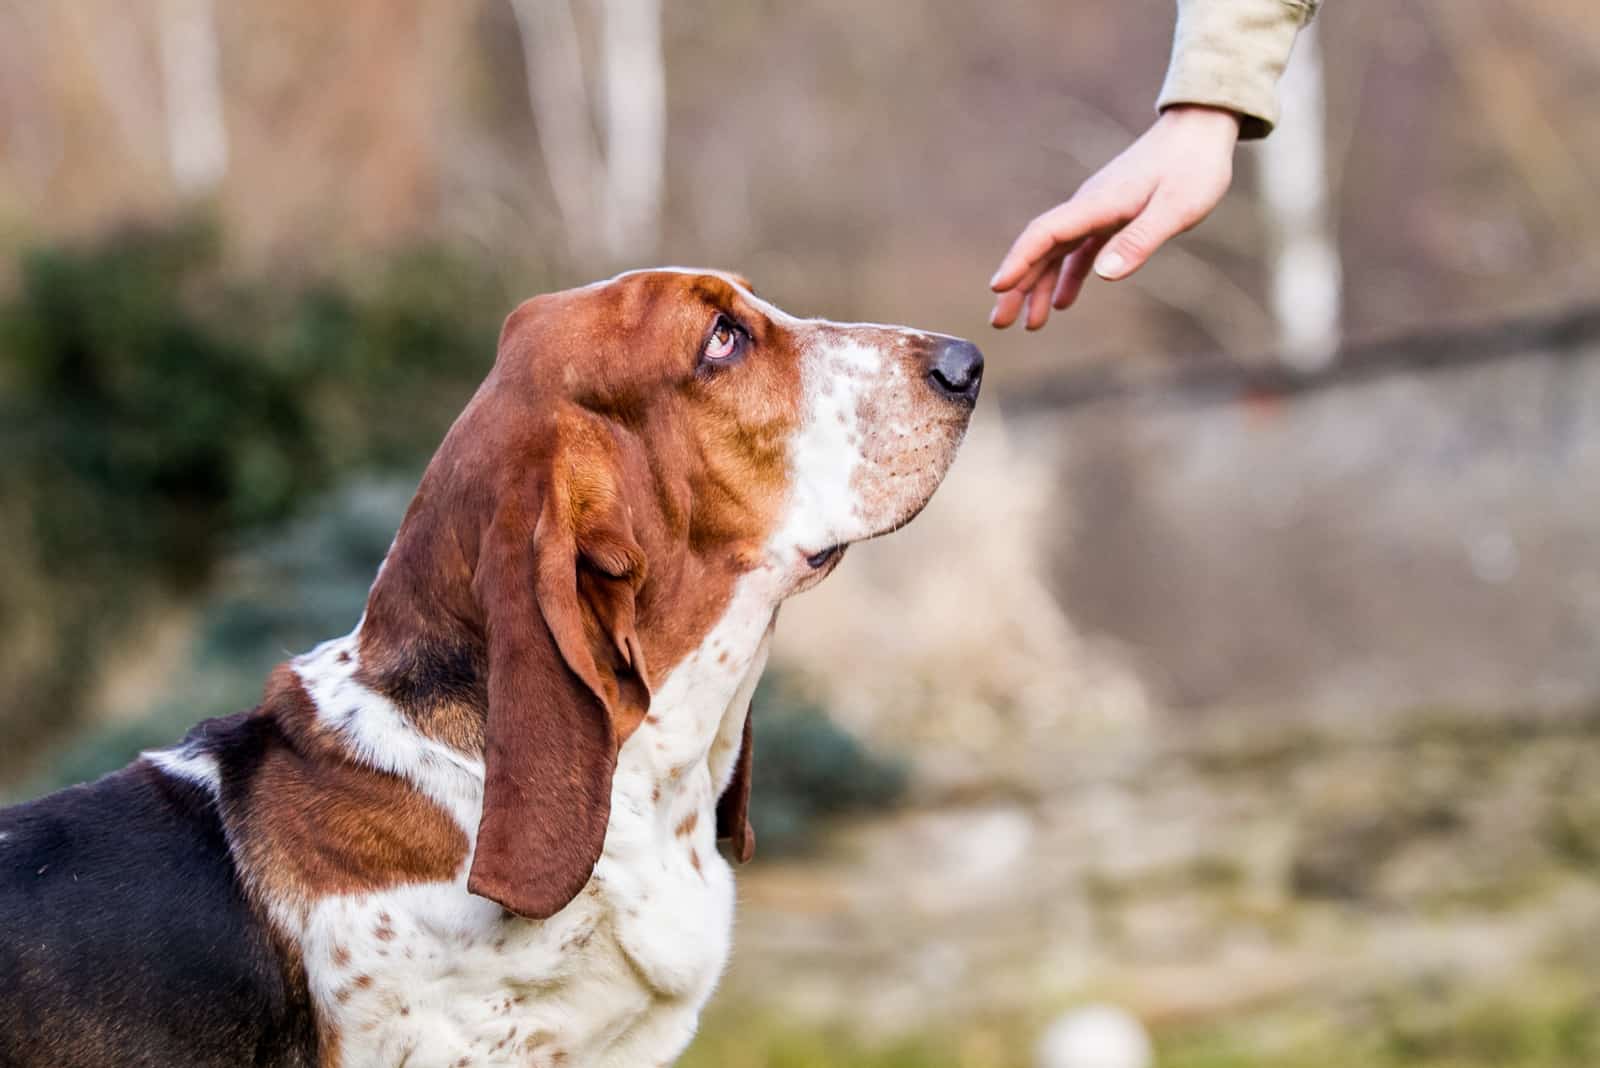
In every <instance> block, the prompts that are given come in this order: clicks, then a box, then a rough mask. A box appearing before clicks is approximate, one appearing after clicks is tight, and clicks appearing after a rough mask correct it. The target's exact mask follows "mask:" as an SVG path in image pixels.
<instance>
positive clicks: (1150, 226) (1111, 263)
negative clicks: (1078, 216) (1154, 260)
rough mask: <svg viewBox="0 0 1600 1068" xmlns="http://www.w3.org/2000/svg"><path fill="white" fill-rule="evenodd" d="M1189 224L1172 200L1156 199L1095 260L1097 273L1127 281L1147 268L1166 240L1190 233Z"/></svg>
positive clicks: (1107, 244) (1104, 276) (1107, 278)
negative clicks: (1139, 270) (1148, 262)
mask: <svg viewBox="0 0 1600 1068" xmlns="http://www.w3.org/2000/svg"><path fill="white" fill-rule="evenodd" d="M1189 226H1190V221H1189V219H1188V218H1187V216H1186V215H1185V213H1184V212H1183V211H1182V210H1181V209H1180V208H1179V207H1178V206H1177V205H1176V204H1174V203H1173V202H1172V200H1171V199H1170V198H1166V197H1162V196H1159V195H1157V196H1155V197H1152V198H1151V200H1150V203H1148V204H1146V205H1145V208H1144V210H1143V211H1141V212H1140V213H1139V214H1138V215H1136V216H1135V217H1134V219H1133V221H1132V222H1130V223H1128V225H1126V226H1124V227H1123V228H1122V229H1121V230H1118V231H1117V233H1116V235H1115V236H1114V237H1112V238H1111V240H1110V241H1108V242H1106V247H1105V248H1104V249H1103V250H1101V252H1100V255H1099V256H1097V257H1095V261H1094V273H1095V274H1098V275H1099V276H1100V277H1101V278H1104V279H1106V280H1108V281H1113V282H1114V281H1116V280H1117V279H1119V278H1126V277H1128V275H1130V274H1132V273H1133V272H1134V271H1137V270H1138V269H1139V268H1140V267H1143V266H1144V263H1145V261H1146V260H1148V259H1149V258H1150V257H1151V256H1152V255H1153V254H1154V253H1155V251H1156V249H1158V248H1160V247H1161V246H1162V245H1164V244H1166V243H1167V240H1168V239H1169V238H1171V237H1173V236H1175V235H1177V234H1180V233H1182V232H1183V231H1185V230H1187V229H1188V228H1189Z"/></svg>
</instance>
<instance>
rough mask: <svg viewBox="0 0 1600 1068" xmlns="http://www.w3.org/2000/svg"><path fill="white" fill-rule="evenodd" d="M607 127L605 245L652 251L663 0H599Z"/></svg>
mask: <svg viewBox="0 0 1600 1068" xmlns="http://www.w3.org/2000/svg"><path fill="white" fill-rule="evenodd" d="M601 7H602V18H601V27H602V30H601V32H602V33H603V34H604V45H603V53H602V54H603V59H602V63H603V71H604V77H605V81H604V84H605V131H606V185H605V190H606V219H605V244H606V252H607V253H608V254H609V255H610V256H611V259H612V260H613V261H614V262H620V261H625V260H629V259H632V260H634V261H635V262H638V261H640V260H648V259H650V258H652V257H654V255H655V253H656V249H657V248H658V246H659V245H660V241H661V186H662V171H663V170H664V165H665V155H666V129H667V79H666V70H665V62H664V59H663V57H662V54H661V0H601Z"/></svg>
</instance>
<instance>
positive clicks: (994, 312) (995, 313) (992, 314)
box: [989, 308, 1000, 326]
mask: <svg viewBox="0 0 1600 1068" xmlns="http://www.w3.org/2000/svg"><path fill="white" fill-rule="evenodd" d="M999 317H1000V309H999V308H990V309H989V325H990V326H993V325H994V321H995V320H996V319H998V318H999Z"/></svg>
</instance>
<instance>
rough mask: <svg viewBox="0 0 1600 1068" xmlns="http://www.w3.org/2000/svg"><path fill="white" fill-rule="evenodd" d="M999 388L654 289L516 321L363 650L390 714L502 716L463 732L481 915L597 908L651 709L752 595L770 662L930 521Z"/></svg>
mask: <svg viewBox="0 0 1600 1068" xmlns="http://www.w3.org/2000/svg"><path fill="white" fill-rule="evenodd" d="M982 368H983V364H982V357H981V355H980V354H979V353H978V350H977V349H976V348H974V347H973V346H972V345H971V344H969V343H967V342H964V341H960V340H957V339H954V338H949V337H943V336H940V335H933V334H926V333H922V332H918V331H913V330H907V329H902V328H897V327H887V326H872V325H841V324H836V323H829V322H822V321H815V320H801V319H797V318H794V317H792V316H790V315H787V314H785V313H784V312H782V311H780V310H778V309H777V308H775V307H773V306H772V305H771V304H769V303H767V302H766V301H764V300H762V299H760V298H759V297H757V296H756V295H755V294H754V293H753V292H752V291H751V289H750V286H749V285H748V283H746V282H744V280H743V279H741V278H738V277H737V276H734V275H729V274H721V273H714V272H688V271H674V270H665V271H643V272H634V273H630V274H625V275H621V276H619V277H617V278H614V279H611V280H610V281H607V282H602V283H598V284H596V285H592V286H587V287H584V288H581V289H574V290H567V291H565V292H561V293H554V294H549V295H545V296H541V297H536V298H534V299H533V300H530V301H528V302H526V303H524V304H523V305H522V306H521V307H519V308H518V309H517V310H516V311H515V312H514V313H513V314H512V315H511V316H510V318H509V319H508V320H507V322H506V326H505V329H504V330H503V332H502V335H501V340H500V349H499V354H498V356H497V359H496V362H495V366H494V369H493V370H492V371H491V373H490V375H489V377H488V378H487V379H486V380H485V382H484V384H483V386H482V388H481V389H480V390H479V392H478V394H477V395H476V396H475V397H474V399H473V401H472V402H471V404H469V406H468V408H467V410H466V411H465V412H464V413H463V414H462V416H461V418H460V419H459V420H458V421H457V423H456V425H455V427H453V428H452V430H451V432H450V434H449V436H448V437H447V438H446V440H445V442H444V444H443V445H442V446H441V447H440V449H439V452H438V454H437V455H436V456H435V457H434V460H433V463H432V464H431V465H430V466H429V469H428V472H427V474H426V475H425V476H424V479H423V482H422V485H421V487H420V488H419V490H418V494H417V498H416V500H415V501H414V502H413V505H412V508H411V510H410V512H409V513H408V514H407V517H406V520H405V523H404V524H403V525H402V527H401V530H400V533H399V535H398V536H397V537H396V540H395V545H394V548H393V549H392V550H391V552H390V555H389V559H388V561H387V562H386V564H385V569H384V572H383V574H381V575H380V577H379V580H378V582H377V583H376V584H375V585H374V589H373V594H372V597H371V598H370V599H369V603H368V614H367V619H366V622H365V624H364V626H363V636H362V644H363V649H362V660H363V664H364V670H367V671H368V672H369V675H370V677H372V678H373V680H374V682H375V683H376V684H377V685H378V688H380V689H381V690H384V691H385V692H388V693H391V694H394V693H395V686H396V685H400V686H411V687H412V690H411V695H414V692H415V690H416V687H415V686H414V684H413V682H414V680H415V679H416V678H417V677H418V676H419V675H423V676H425V675H427V674H429V673H430V672H429V669H428V668H427V664H428V663H429V662H440V661H443V662H445V663H447V664H459V663H463V662H468V663H470V662H471V661H472V659H473V658H474V657H475V656H477V657H480V658H481V659H482V660H483V661H484V663H483V667H484V668H486V675H487V680H486V694H485V696H486V699H487V710H486V713H484V712H479V713H478V714H477V716H476V718H475V719H474V718H473V716H472V715H471V714H470V713H465V714H463V715H462V716H458V717H457V719H458V720H459V721H461V722H465V723H466V724H467V727H463V728H461V729H459V730H456V731H454V733H456V734H458V735H459V736H460V737H462V738H464V739H467V740H468V743H469V744H471V745H481V747H482V749H483V752H484V758H485V765H486V775H487V779H486V786H485V804H484V815H483V819H482V822H481V824H480V827H479V829H478V834H477V847H476V853H475V857H474V861H473V868H472V881H471V882H470V883H469V886H470V888H471V889H473V890H474V892H477V893H480V894H482V895H483V896H486V897H491V898H493V899H495V900H497V901H500V902H501V903H502V904H505V905H506V906H507V907H508V908H511V909H513V910H514V911H517V912H520V913H523V914H524V915H534V916H537V915H549V914H551V913H553V912H554V911H556V910H558V909H559V908H560V907H562V906H563V905H564V904H565V903H566V901H568V900H569V899H570V898H571V897H572V895H573V894H575V893H577V892H578V890H580V889H581V888H582V886H583V884H584V881H585V880H586V879H587V877H588V874H589V871H590V869H591V868H592V867H593V865H594V862H595V858H596V856H598V854H599V850H600V844H601V843H602V842H603V840H604V837H605V828H606V822H605V821H606V813H607V811H608V805H609V790H610V781H611V773H612V770H613V769H614V767H615V762H616V757H617V752H618V748H619V746H620V745H621V744H622V743H623V742H625V741H627V739H628V738H629V737H630V736H631V735H632V734H633V732H634V731H635V730H636V729H637V728H638V726H639V725H640V723H641V722H642V721H643V719H644V717H645V716H646V715H647V714H649V713H650V712H651V711H652V704H651V698H652V694H654V693H656V692H658V691H659V690H660V689H661V687H662V686H663V685H665V684H666V683H667V681H668V680H669V679H670V678H671V677H672V676H673V673H674V671H676V670H678V669H679V668H680V666H682V665H684V664H686V663H688V662H689V661H690V660H692V659H694V658H696V657H705V656H707V655H710V653H708V650H707V649H706V646H707V644H708V642H713V641H717V640H721V641H724V642H726V641H727V638H726V637H725V636H724V637H723V638H722V639H712V638H708V636H709V635H711V634H712V633H713V631H714V629H715V628H717V627H718V626H719V625H720V624H722V623H724V622H725V621H726V618H727V615H728V612H729V611H730V607H729V606H730V603H731V602H732V600H733V599H734V590H735V587H736V586H737V587H738V589H739V591H740V593H739V602H740V606H741V607H740V611H741V612H742V613H743V614H744V615H745V616H747V617H749V618H752V619H755V620H756V621H757V630H756V633H755V639H759V637H760V634H761V633H762V632H763V631H764V630H765V629H766V627H767V625H768V624H769V623H770V620H771V617H772V613H773V612H774V611H775V610H776V608H777V606H778V604H779V603H780V602H781V601H782V600H783V599H784V598H786V597H788V596H791V595H792V594H794V593H796V592H798V591H799V590H802V589H804V588H806V587H808V586H810V585H812V584H814V583H816V582H818V581H820V580H821V579H822V578H823V577H824V576H826V575H827V574H828V572H829V571H831V570H832V568H833V566H834V565H835V564H836V563H837V561H838V559H839V556H840V552H841V551H842V549H843V548H844V547H845V546H847V545H849V544H850V543H852V542H855V541H860V540H862V539H865V538H870V537H873V536H876V535H879V534H883V533H886V532H888V531H891V530H893V529H895V528H896V527H898V526H899V525H901V524H903V523H905V522H906V521H908V520H909V519H910V518H911V517H912V516H914V515H915V514H916V513H917V512H918V511H919V510H920V509H921V508H922V507H923V505H925V504H926V503H927V501H928V499H929V497H930V496H931V495H932V493H933V491H934V489H935V488H936V487H937V486H938V484H939V481H940V480H941V479H942V478H943V476H944V473H945V471H946V470H947V469H948V467H949V465H950V463H951V461H952V460H953V459H954V457H955V452H956V448H957V447H958V445H959V444H960V441H961V438H962V436H963V434H964V432H965V429H966V426H967V421H968V419H969V418H970V416H971V413H972V409H973V404H974V402H975V400H976V397H977V393H978V387H979V382H980V379H981V376H982ZM474 643H478V644H481V645H482V646H483V651H482V652H481V653H478V652H475V651H474V650H475V649H476V648H477V646H476V645H475V644H474ZM741 643H742V644H741ZM741 643H735V644H739V645H740V648H737V649H729V648H723V649H721V650H720V651H719V653H718V655H717V657H716V663H717V664H719V665H725V666H724V667H722V668H719V669H718V670H717V671H712V672H710V673H709V674H710V675H711V676H714V677H712V678H710V679H709V681H707V682H706V683H705V684H704V685H702V686H700V688H699V690H697V691H696V692H697V693H699V694H701V695H702V696H701V697H697V698H696V701H697V702H704V703H711V704H714V703H715V701H717V700H721V701H722V702H723V703H724V704H726V702H727V701H728V699H729V698H731V697H732V696H733V695H734V693H735V691H737V690H738V688H739V686H740V684H741V683H742V681H743V680H744V678H745V677H746V676H748V675H749V674H750V673H751V672H752V670H754V669H755V668H758V667H759V665H758V664H757V665H755V667H754V668H753V667H752V665H753V664H754V662H755V659H756V658H755V646H756V644H757V641H756V640H754V639H752V640H750V641H747V642H745V641H743V640H742V639H741ZM458 648H459V649H465V650H466V651H465V652H457V651H455V650H457V649H458ZM419 665H420V666H419ZM385 678H388V679H392V680H396V682H395V683H394V684H391V685H388V686H385V685H384V680H385ZM458 688H459V687H458ZM724 688H726V691H727V692H726V693H724V692H723V690H724ZM423 697H424V698H426V695H423ZM397 700H398V697H397ZM443 700H445V701H446V703H448V701H449V700H450V698H448V696H447V697H446V698H444V699H443ZM657 711H660V710H657ZM664 714H676V713H674V712H673V711H672V710H668V711H667V712H666V713H664ZM448 721H449V717H448V716H441V717H437V718H436V719H435V722H436V723H445V722H448ZM474 725H476V727H477V731H478V733H477V734H476V736H474V735H473V730H472V729H471V728H472V727H473V726H474ZM440 733H442V734H444V735H449V734H451V733H452V730H451V729H450V728H440ZM553 812H560V813H563V815H562V816H561V817H560V818H559V819H557V818H550V817H549V816H548V814H549V813H553ZM530 813H542V814H546V815H545V816H542V817H541V818H537V819H530V816H529V814H530ZM530 856H531V857H537V858H539V864H540V865H541V869H540V872H539V873H538V874H537V877H530V876H529V875H528V864H529V861H528V858H529V857H530Z"/></svg>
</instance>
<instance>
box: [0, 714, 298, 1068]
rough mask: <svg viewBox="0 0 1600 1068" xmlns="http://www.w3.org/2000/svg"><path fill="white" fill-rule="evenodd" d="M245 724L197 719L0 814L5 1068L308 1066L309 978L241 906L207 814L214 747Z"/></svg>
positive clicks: (212, 809)
mask: <svg viewBox="0 0 1600 1068" xmlns="http://www.w3.org/2000/svg"><path fill="white" fill-rule="evenodd" d="M249 731H250V728H249V726H248V724H247V722H246V718H245V717H244V716H234V717H228V718H226V719H221V720H211V721H207V722H206V723H204V724H201V725H200V726H199V727H197V728H195V730H194V731H192V732H191V734H190V736H189V738H188V739H186V740H185V743H184V745H182V746H179V747H178V748H176V749H174V750H169V751H167V752H166V754H164V755H163V754H158V755H156V756H155V757H153V758H151V757H147V758H144V759H141V760H139V761H136V762H135V763H133V764H131V765H129V766H128V767H126V768H124V769H123V770H121V771H118V772H115V773H113V774H111V775H108V776H106V777H105V778H102V779H100V780H98V781H96V782H93V783H90V784H87V785H84V786H76V787H72V788H70V789H67V790H63V791H61V792H59V793H55V794H51V795H49V796H47V797H43V798H40V799H38V800H35V801H30V802H27V803H24V804H21V805H17V806H15V807H12V808H9V809H5V810H0V989H3V990H5V991H6V996H5V997H4V998H3V999H0V1064H5V1065H7V1066H11V1065H16V1066H18V1068H22V1066H31V1065H44V1064H49V1065H53V1066H55V1065H62V1066H65V1065H79V1064H85V1065H87V1064H104V1063H111V1062H113V1061H114V1062H116V1063H120V1064H189V1065H210V1064H218V1065H221V1064H241V1063H250V1064H260V1065H284V1066H291V1065H302V1064H310V1063H312V1062H313V1061H314V1050H315V1030H314V1025H313V1023H312V1018H311V1014H310V1010H309V1006H308V1004H307V998H306V994H305V985H304V979H303V977H301V976H300V975H299V968H298V964H297V962H295V961H294V960H292V959H291V958H290V957H289V956H288V955H286V954H285V953H284V952H283V950H282V947H281V946H279V945H278V944H277V943H276V942H275V941H274V939H273V938H272V936H271V933H270V929H269V927H268V925H267V924H266V923H265V922H264V921H263V919H262V918H261V917H260V916H259V915H258V914H257V912H256V910H255V909H253V908H252V907H251V905H250V903H249V902H248V901H247V899H246V897H245V894H244V893H243V890H242V888H241V884H240V881H239V878H238V875H237V872H236V870H235V868H234V864H233V861H232V858H231V856H230V851H229V848H228V843H227V837H226V834H225V832H224V828H223V822H222V819H221V817H220V814H219V812H218V804H217V798H216V783H215V775H214V768H215V764H214V760H215V757H214V756H213V749H212V748H211V747H212V746H221V747H222V748H223V749H224V750H226V749H227V748H230V747H231V746H230V743H235V744H239V743H242V744H246V745H247V744H248V740H247V736H248V734H249ZM202 743H203V744H202ZM163 760H165V764H164V763H163ZM108 973H109V974H108Z"/></svg>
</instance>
